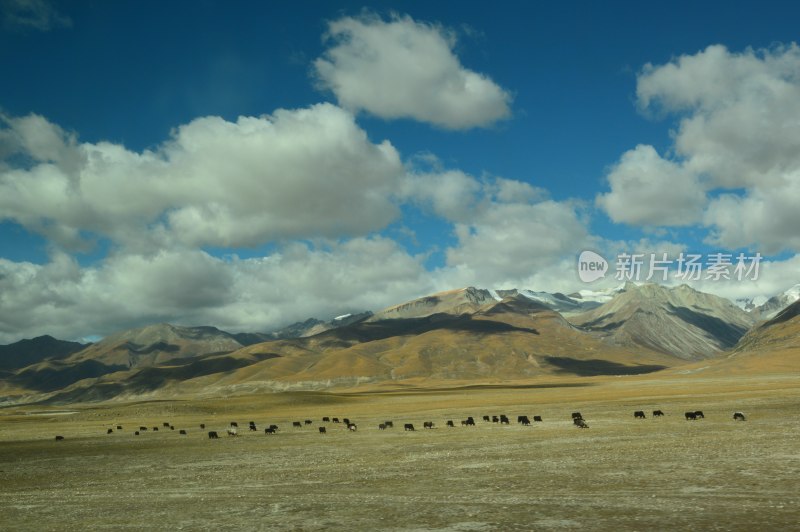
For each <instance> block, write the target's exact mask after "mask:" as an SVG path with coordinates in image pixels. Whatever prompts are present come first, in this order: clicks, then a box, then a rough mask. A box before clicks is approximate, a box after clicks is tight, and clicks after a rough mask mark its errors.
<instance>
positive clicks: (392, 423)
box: [383, 421, 394, 429]
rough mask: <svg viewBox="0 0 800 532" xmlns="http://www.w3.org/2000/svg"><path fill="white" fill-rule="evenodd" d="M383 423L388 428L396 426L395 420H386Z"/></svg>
mask: <svg viewBox="0 0 800 532" xmlns="http://www.w3.org/2000/svg"><path fill="white" fill-rule="evenodd" d="M383 424H384V425H386V428H387V429H393V428H394V422H392V421H384V422H383Z"/></svg>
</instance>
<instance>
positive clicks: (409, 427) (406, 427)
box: [403, 423, 414, 430]
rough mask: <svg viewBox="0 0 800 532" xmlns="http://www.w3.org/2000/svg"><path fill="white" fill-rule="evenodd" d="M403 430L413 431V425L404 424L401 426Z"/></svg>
mask: <svg viewBox="0 0 800 532" xmlns="http://www.w3.org/2000/svg"><path fill="white" fill-rule="evenodd" d="M403 430H414V425H413V424H411V423H406V424H405V425H403Z"/></svg>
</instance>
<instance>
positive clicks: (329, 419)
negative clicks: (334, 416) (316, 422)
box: [322, 416, 331, 423]
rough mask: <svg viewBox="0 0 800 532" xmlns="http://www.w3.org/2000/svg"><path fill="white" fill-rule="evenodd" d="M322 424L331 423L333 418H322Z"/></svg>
mask: <svg viewBox="0 0 800 532" xmlns="http://www.w3.org/2000/svg"><path fill="white" fill-rule="evenodd" d="M322 422H323V423H330V422H331V418H329V417H328V416H325V417H324V418H322Z"/></svg>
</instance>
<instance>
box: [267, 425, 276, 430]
mask: <svg viewBox="0 0 800 532" xmlns="http://www.w3.org/2000/svg"><path fill="white" fill-rule="evenodd" d="M269 428H271V429H272V430H278V425H270V426H269Z"/></svg>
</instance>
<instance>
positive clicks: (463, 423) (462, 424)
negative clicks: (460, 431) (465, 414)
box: [461, 419, 467, 427]
mask: <svg viewBox="0 0 800 532" xmlns="http://www.w3.org/2000/svg"><path fill="white" fill-rule="evenodd" d="M461 426H462V427H466V426H467V420H466V419H462V420H461Z"/></svg>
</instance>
